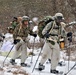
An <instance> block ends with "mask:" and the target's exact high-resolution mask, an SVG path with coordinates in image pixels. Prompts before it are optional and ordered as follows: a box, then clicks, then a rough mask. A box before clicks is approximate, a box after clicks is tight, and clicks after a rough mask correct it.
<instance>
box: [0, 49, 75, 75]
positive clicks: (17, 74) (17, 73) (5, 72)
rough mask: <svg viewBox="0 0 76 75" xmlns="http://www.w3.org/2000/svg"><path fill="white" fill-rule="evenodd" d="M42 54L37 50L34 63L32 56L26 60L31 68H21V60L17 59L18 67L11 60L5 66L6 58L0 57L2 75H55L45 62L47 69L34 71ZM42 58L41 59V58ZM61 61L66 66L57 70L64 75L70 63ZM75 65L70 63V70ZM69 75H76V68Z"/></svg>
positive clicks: (72, 62) (0, 74) (0, 73)
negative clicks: (39, 55) (26, 74)
mask: <svg viewBox="0 0 76 75" xmlns="http://www.w3.org/2000/svg"><path fill="white" fill-rule="evenodd" d="M39 52H40V49H39V50H36V51H35V52H34V53H36V56H33V63H30V62H31V56H29V57H28V58H27V60H26V63H28V64H29V65H31V67H21V66H20V59H16V62H17V65H15V66H12V65H11V64H10V63H9V61H10V58H7V59H6V61H5V64H4V66H3V61H4V59H5V57H4V56H0V67H1V68H2V69H1V68H0V75H25V72H26V73H28V74H29V75H55V74H52V73H50V63H46V62H47V61H46V62H45V64H44V65H45V69H44V70H43V71H41V72H39V71H37V70H35V69H34V71H33V72H32V70H33V67H34V65H35V62H36V60H37V57H38V54H39ZM40 58H41V57H40ZM40 58H39V60H38V62H37V65H36V68H37V67H38V63H39V61H40ZM60 61H63V63H64V64H65V66H59V65H58V66H57V70H59V71H63V72H64V73H66V72H68V61H64V60H63V59H61V60H60ZM74 64H75V62H74V61H69V69H70V68H71V67H72V66H73V65H74ZM67 75H76V66H75V67H74V68H73V69H72V70H71V71H70V72H69V73H68V74H67Z"/></svg>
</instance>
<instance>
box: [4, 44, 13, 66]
mask: <svg viewBox="0 0 76 75" xmlns="http://www.w3.org/2000/svg"><path fill="white" fill-rule="evenodd" d="M13 47H14V45H13V46H12V48H11V49H10V51H9V52H8V54H7V56H6V58H5V59H4V61H3V66H4V63H5V61H6V59H7V57H8V56H9V54H10V52H11V51H12V49H13Z"/></svg>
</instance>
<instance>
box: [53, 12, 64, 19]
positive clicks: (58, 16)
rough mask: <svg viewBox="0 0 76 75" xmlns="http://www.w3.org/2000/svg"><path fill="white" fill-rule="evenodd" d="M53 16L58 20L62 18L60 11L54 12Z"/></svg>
mask: <svg viewBox="0 0 76 75" xmlns="http://www.w3.org/2000/svg"><path fill="white" fill-rule="evenodd" d="M54 17H55V19H59V20H60V19H62V20H64V17H63V14H62V13H56V14H55V16H54Z"/></svg>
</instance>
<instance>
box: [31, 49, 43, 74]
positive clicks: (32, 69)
mask: <svg viewBox="0 0 76 75" xmlns="http://www.w3.org/2000/svg"><path fill="white" fill-rule="evenodd" d="M41 52H42V48H41V50H40V53H39V55H38V58H37V60H36V62H35V65H34V67H33V69H32V73H33V71H34V69H35V66H36V64H37V62H38V59H39V57H40V54H41Z"/></svg>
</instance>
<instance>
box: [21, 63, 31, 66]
mask: <svg viewBox="0 0 76 75" xmlns="http://www.w3.org/2000/svg"><path fill="white" fill-rule="evenodd" d="M21 66H22V67H30V65H28V64H26V63H21Z"/></svg>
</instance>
